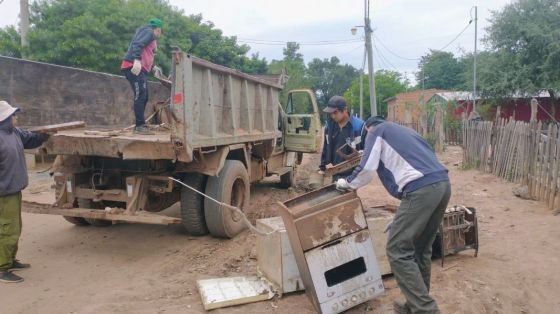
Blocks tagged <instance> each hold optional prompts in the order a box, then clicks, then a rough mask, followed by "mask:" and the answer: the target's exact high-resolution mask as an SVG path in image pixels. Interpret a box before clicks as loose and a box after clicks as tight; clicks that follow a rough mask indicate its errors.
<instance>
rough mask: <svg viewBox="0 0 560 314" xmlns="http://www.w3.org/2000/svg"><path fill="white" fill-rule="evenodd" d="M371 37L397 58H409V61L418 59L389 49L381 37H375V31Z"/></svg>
mask: <svg viewBox="0 0 560 314" xmlns="http://www.w3.org/2000/svg"><path fill="white" fill-rule="evenodd" d="M372 35H373V37H375V39H377V42H378V43H380V44H381V46H383V48H385V50H387V51H388V52H389V53H390V54H392V55H393V56H395V57H397V58H399V59H403V60H410V61H417V60H420V58H405V57H402V56H400V55H398V54H397V53H396V52H394V51H392V50H391V49H389V47H387V46H386V45H385V44H384V43H383V41H382V40H381V39H379V37H377V35H375V33H372Z"/></svg>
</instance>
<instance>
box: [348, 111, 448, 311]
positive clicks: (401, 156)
mask: <svg viewBox="0 0 560 314" xmlns="http://www.w3.org/2000/svg"><path fill="white" fill-rule="evenodd" d="M365 124H366V128H367V130H368V134H367V137H366V140H365V144H364V146H365V148H364V155H363V157H362V161H361V162H360V165H359V166H357V167H356V169H354V171H353V173H352V175H350V176H349V177H348V178H346V179H339V180H338V181H337V188H339V189H348V188H350V189H354V190H355V189H359V188H360V187H362V186H364V185H366V184H368V183H369V182H370V181H371V180H372V179H373V175H374V173H375V171H377V174H378V176H379V178H380V179H381V182H382V183H383V186H385V188H386V189H387V191H388V192H389V193H390V194H391V195H392V196H394V197H396V198H398V199H400V200H401V204H400V206H399V208H398V210H397V213H396V214H395V218H394V219H393V223H392V225H391V227H390V231H389V238H388V241H387V257H388V259H389V264H390V265H391V270H392V271H393V274H394V275H395V279H396V280H397V283H398V284H399V287H400V288H401V291H402V292H403V294H404V295H405V297H406V302H405V301H395V302H394V307H395V312H396V313H439V309H438V306H437V303H436V301H435V300H434V299H433V298H432V297H431V296H430V294H429V292H430V272H431V263H432V261H431V256H432V244H433V242H434V239H435V237H436V233H437V230H438V228H439V226H440V224H441V220H442V219H443V214H444V213H445V209H446V208H447V203H448V202H449V198H450V196H451V185H450V183H449V176H448V174H447V169H446V168H445V167H444V166H443V165H441V163H440V162H439V161H438V160H437V157H436V155H435V154H434V152H433V150H432V148H431V147H430V145H429V144H428V143H427V142H426V140H424V138H422V137H421V136H420V135H419V134H418V133H416V132H414V130H412V129H410V128H406V127H403V126H400V125H398V124H395V123H392V122H385V121H384V120H383V119H381V118H379V117H372V118H369V119H368V120H367V121H366V123H365Z"/></svg>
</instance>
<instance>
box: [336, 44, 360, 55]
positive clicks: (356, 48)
mask: <svg viewBox="0 0 560 314" xmlns="http://www.w3.org/2000/svg"><path fill="white" fill-rule="evenodd" d="M358 48H362V45H359V46H356V47H354V48H352V49H351V50H349V51H347V52H344V53H342V54H339V55H338V56H339V57H342V56H345V55H348V54H351V53H352V52H354V51H356V50H358Z"/></svg>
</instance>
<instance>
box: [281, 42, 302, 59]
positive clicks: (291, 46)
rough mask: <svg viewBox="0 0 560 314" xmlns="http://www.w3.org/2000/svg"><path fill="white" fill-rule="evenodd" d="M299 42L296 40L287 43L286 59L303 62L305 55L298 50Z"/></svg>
mask: <svg viewBox="0 0 560 314" xmlns="http://www.w3.org/2000/svg"><path fill="white" fill-rule="evenodd" d="M298 50H299V44H298V43H296V42H288V43H286V48H284V49H283V53H284V60H290V61H294V62H297V63H303V55H302V54H301V53H299V52H298Z"/></svg>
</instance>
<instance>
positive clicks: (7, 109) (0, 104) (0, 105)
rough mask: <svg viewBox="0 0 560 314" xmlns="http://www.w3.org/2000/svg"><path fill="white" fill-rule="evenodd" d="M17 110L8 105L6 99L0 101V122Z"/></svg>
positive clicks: (17, 109)
mask: <svg viewBox="0 0 560 314" xmlns="http://www.w3.org/2000/svg"><path fill="white" fill-rule="evenodd" d="M17 111H20V109H19V108H17V107H12V106H10V104H9V103H8V102H7V101H3V100H2V101H0V122H2V121H4V120H6V119H8V118H9V117H11V116H12V115H13V114H14V113H16V112H17Z"/></svg>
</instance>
